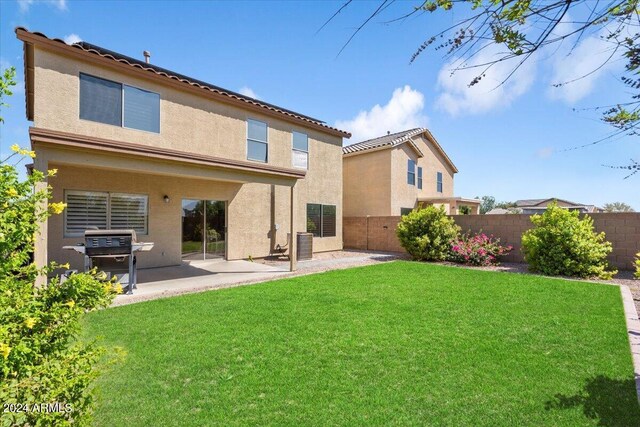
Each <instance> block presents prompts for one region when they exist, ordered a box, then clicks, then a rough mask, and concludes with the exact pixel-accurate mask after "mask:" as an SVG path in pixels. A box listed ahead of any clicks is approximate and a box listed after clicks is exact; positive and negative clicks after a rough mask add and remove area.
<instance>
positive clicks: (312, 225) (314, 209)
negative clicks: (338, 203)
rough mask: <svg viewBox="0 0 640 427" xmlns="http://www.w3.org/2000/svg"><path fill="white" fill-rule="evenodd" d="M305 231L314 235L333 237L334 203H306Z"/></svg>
mask: <svg viewBox="0 0 640 427" xmlns="http://www.w3.org/2000/svg"><path fill="white" fill-rule="evenodd" d="M307 233H313V235H314V236H315V237H334V236H335V235H336V207H335V205H321V204H317V203H309V204H307Z"/></svg>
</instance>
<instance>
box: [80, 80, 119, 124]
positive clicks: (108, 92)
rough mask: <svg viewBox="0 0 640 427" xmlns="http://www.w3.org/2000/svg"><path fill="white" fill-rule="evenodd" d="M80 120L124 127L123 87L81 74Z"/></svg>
mask: <svg viewBox="0 0 640 427" xmlns="http://www.w3.org/2000/svg"><path fill="white" fill-rule="evenodd" d="M80 118H81V119H84V120H91V121H93V122H100V123H106V124H108V125H115V126H122V85H121V84H120V83H116V82H112V81H110V80H105V79H99V78H98V77H93V76H89V75H87V74H80Z"/></svg>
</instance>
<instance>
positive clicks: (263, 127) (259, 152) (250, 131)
mask: <svg viewBox="0 0 640 427" xmlns="http://www.w3.org/2000/svg"><path fill="white" fill-rule="evenodd" d="M267 149H268V143H267V124H266V123H263V122H259V121H257V120H251V119H249V120H247V159H249V160H256V161H259V162H264V163H266V162H267V156H268V153H267Z"/></svg>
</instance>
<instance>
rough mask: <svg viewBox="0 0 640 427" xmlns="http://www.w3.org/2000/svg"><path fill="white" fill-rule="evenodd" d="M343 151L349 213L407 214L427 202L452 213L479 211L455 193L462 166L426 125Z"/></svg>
mask: <svg viewBox="0 0 640 427" xmlns="http://www.w3.org/2000/svg"><path fill="white" fill-rule="evenodd" d="M342 151H343V180H344V191H343V200H344V202H343V209H344V216H346V217H351V216H367V215H371V216H390V215H391V216H396V215H403V214H406V213H408V212H410V211H411V210H413V209H414V208H417V207H420V206H424V205H429V204H432V205H438V206H444V207H445V210H446V211H447V213H449V214H451V215H455V214H459V213H470V214H477V213H478V212H479V206H480V201H479V200H476V199H463V198H460V197H454V193H453V177H454V175H455V174H456V173H457V172H458V169H457V168H456V166H455V165H454V164H453V162H452V161H451V159H450V158H449V156H447V153H445V151H444V150H443V149H442V147H441V146H440V144H439V143H438V141H436V139H435V138H434V137H433V135H432V134H431V132H429V130H428V129H424V128H416V129H409V130H406V131H402V132H397V133H390V134H387V135H384V136H381V137H378V138H374V139H370V140H367V141H362V142H358V143H356V144H352V145H348V146H346V147H344V148H343V149H342ZM463 206H464V208H463ZM463 211H466V212H463Z"/></svg>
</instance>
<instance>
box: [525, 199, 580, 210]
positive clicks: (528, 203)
mask: <svg viewBox="0 0 640 427" xmlns="http://www.w3.org/2000/svg"><path fill="white" fill-rule="evenodd" d="M552 200H557V201H559V202H565V203H569V204H571V205H576V206H578V205H580V206H583V205H582V204H580V203H575V202H571V201H569V200H564V199H558V198H556V197H548V198H546V199H522V200H516V201H515V204H516V207H519V208H520V207H532V206H537V205H539V204H541V203H543V202H546V201H552Z"/></svg>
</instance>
